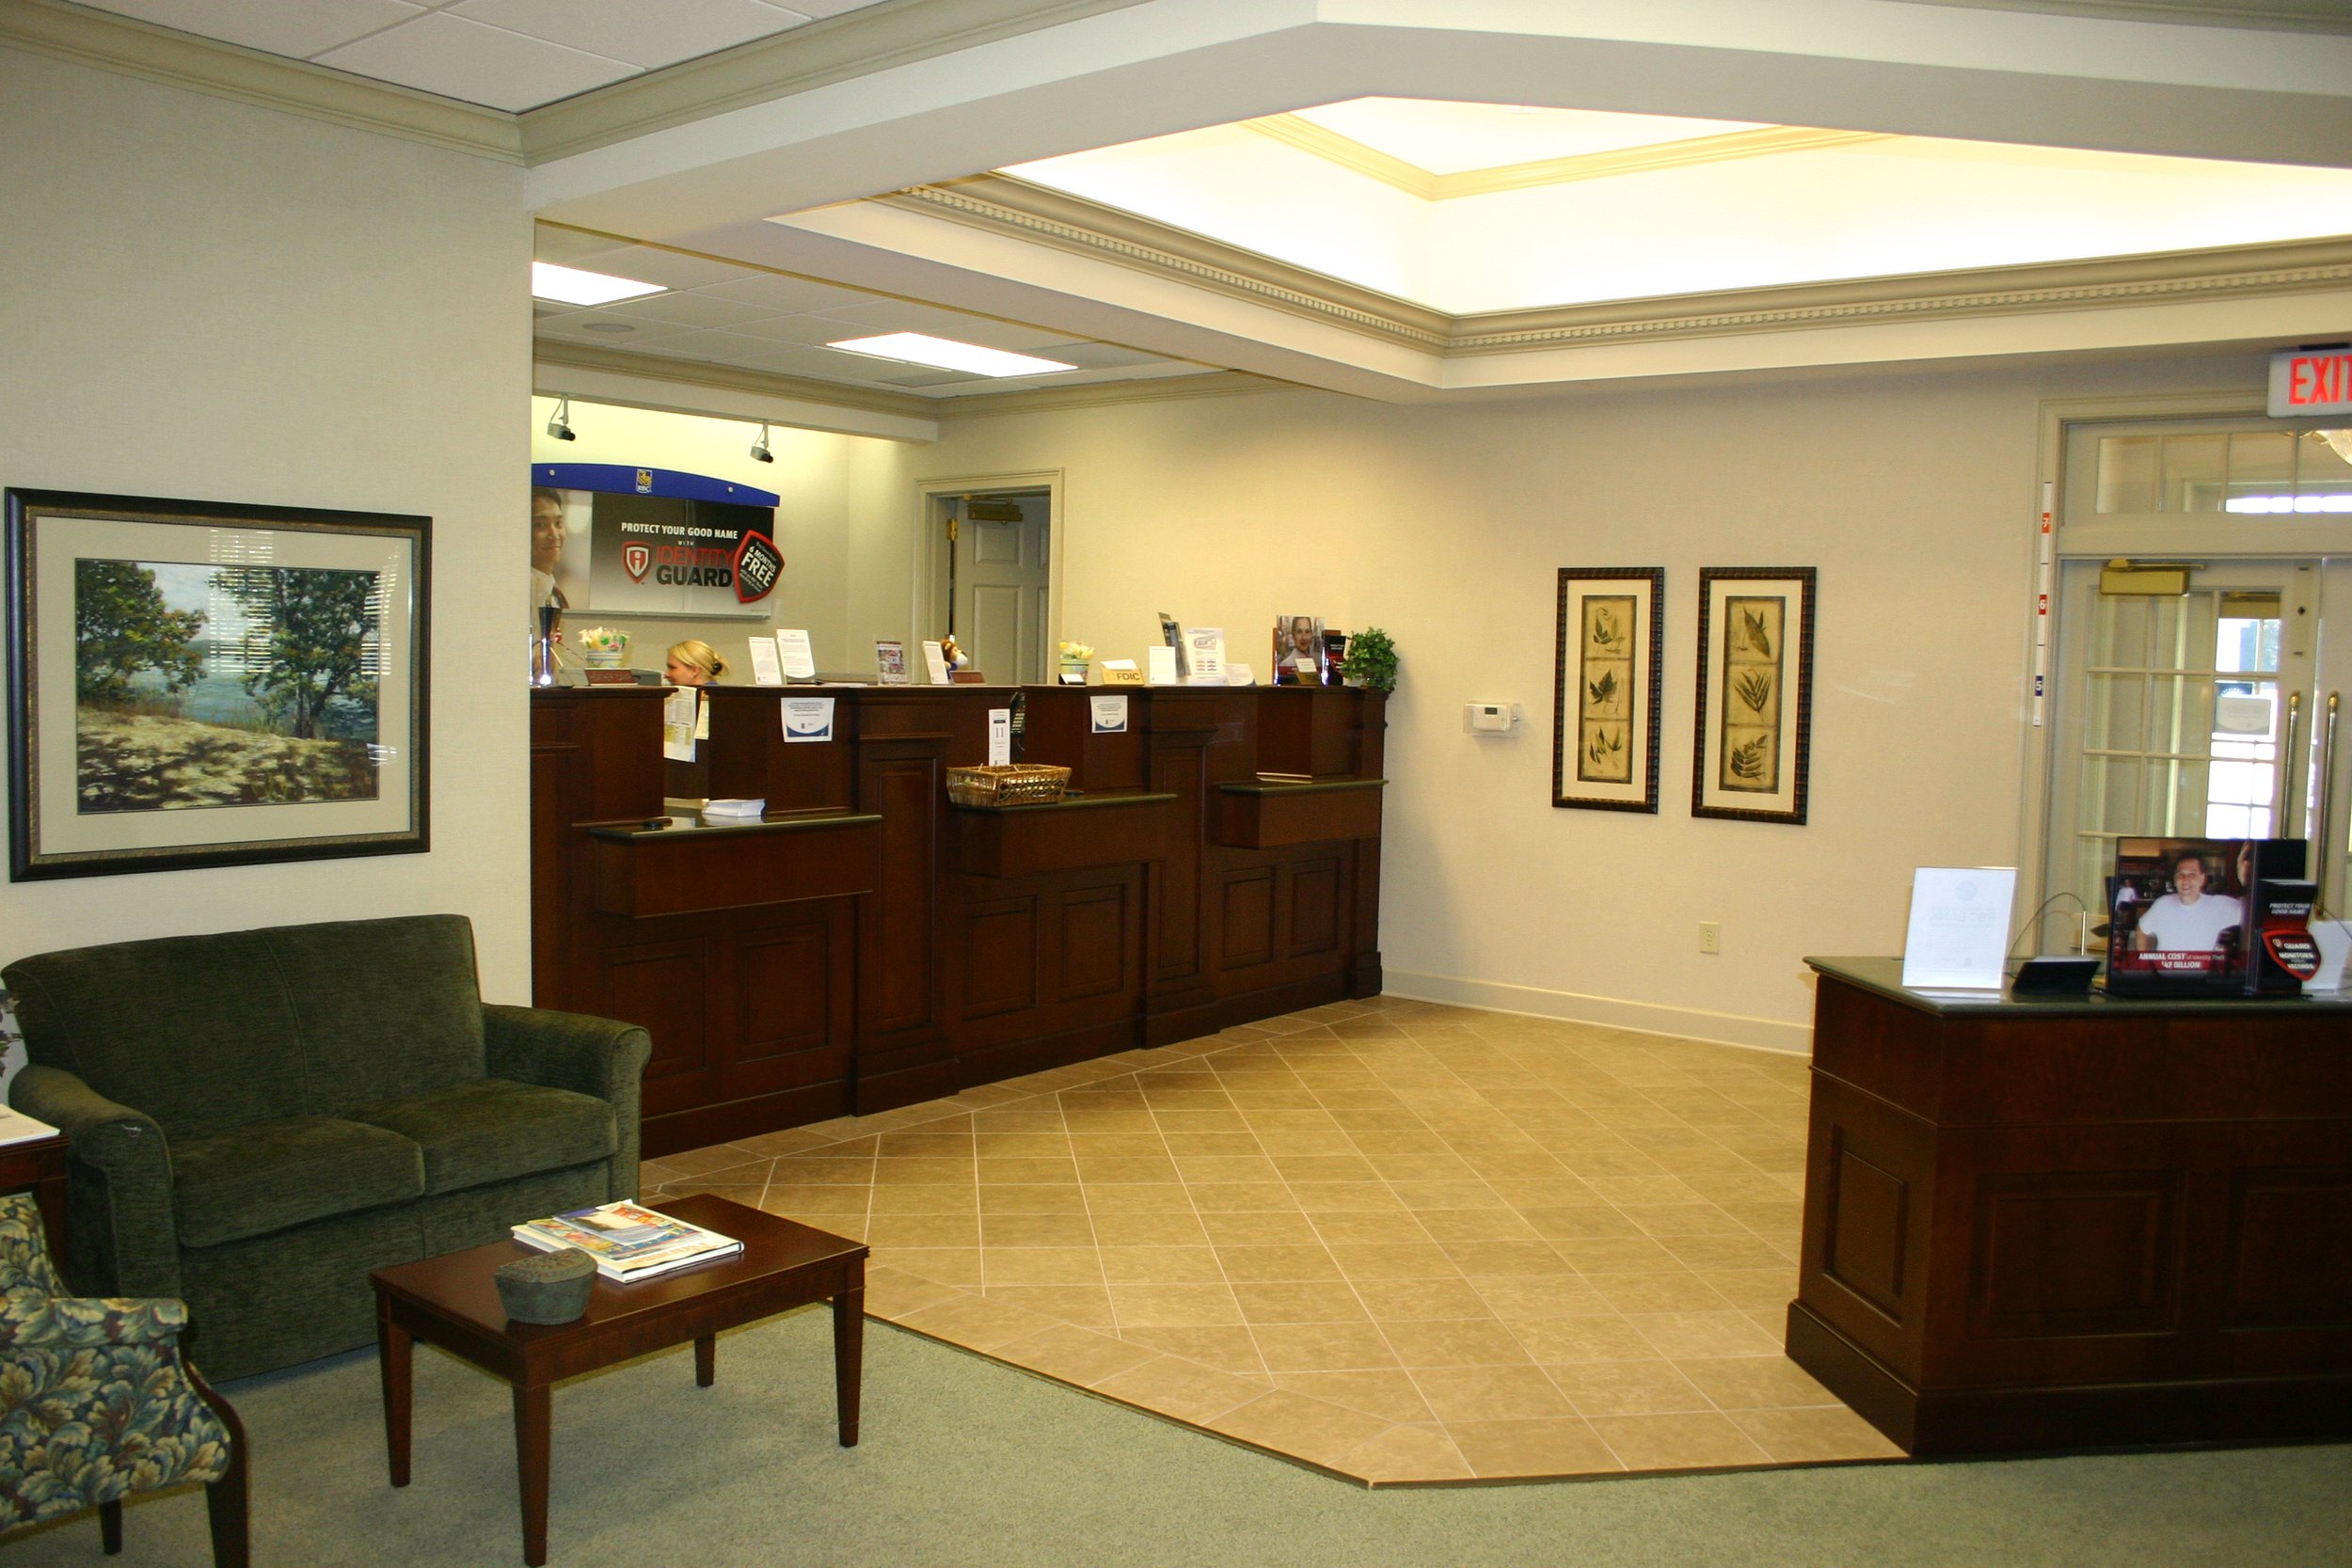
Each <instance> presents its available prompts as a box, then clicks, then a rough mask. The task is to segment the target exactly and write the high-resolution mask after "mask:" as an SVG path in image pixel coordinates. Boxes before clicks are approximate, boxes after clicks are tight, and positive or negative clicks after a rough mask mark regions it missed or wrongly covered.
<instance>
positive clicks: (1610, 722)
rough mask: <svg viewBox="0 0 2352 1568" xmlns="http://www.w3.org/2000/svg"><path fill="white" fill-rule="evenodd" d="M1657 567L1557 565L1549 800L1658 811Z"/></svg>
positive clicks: (1660, 597)
mask: <svg viewBox="0 0 2352 1568" xmlns="http://www.w3.org/2000/svg"><path fill="white" fill-rule="evenodd" d="M1665 595H1666V571H1665V568H1664V567H1662V566H1592V567H1579V566H1563V567H1561V568H1560V621H1559V628H1558V629H1559V644H1558V648H1559V655H1558V658H1557V659H1556V661H1555V662H1554V666H1553V677H1552V729H1551V803H1552V804H1553V805H1555V806H1581V807H1584V808H1586V809H1588V810H1592V811H1645V812H1655V811H1656V810H1657V809H1658V705H1659V697H1660V689H1659V685H1658V661H1659V655H1660V653H1661V650H1662V649H1663V648H1664V646H1665V619H1664V614H1663V606H1664V602H1665Z"/></svg>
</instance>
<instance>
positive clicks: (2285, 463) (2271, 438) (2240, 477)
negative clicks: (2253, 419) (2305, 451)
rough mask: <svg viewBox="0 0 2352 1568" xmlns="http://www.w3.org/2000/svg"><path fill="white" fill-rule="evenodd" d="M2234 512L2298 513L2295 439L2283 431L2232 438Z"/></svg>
mask: <svg viewBox="0 0 2352 1568" xmlns="http://www.w3.org/2000/svg"><path fill="white" fill-rule="evenodd" d="M2224 504H2225V505H2226V506H2227V508H2228V510H2230V511H2232V512H2246V513H2265V512H2292V511H2293V510H2294V509H2295V437H2294V436H2293V435H2291V434H2290V433H2288V432H2286V431H2283V430H2262V431H2240V432H2238V433H2237V434H2236V435H2233V436H2231V437H2230V499H2229V500H2228V501H2227V502H2226V503H2224Z"/></svg>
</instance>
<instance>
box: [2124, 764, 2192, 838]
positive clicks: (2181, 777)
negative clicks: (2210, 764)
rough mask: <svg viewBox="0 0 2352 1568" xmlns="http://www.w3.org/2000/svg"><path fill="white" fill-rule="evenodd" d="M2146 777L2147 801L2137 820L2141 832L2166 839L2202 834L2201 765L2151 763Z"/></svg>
mask: <svg viewBox="0 0 2352 1568" xmlns="http://www.w3.org/2000/svg"><path fill="white" fill-rule="evenodd" d="M2147 768H2148V771H2147V773H2146V775H2145V783H2146V785H2147V791H2148V793H2147V799H2146V800H2145V802H2144V805H2143V811H2144V813H2145V815H2144V816H2141V818H2140V823H2141V829H2140V831H2141V832H2150V833H2158V834H2161V835H2163V836H2164V837H2167V838H2202V837H2204V836H2206V835H2205V774H2206V765H2205V764H2204V763H2201V762H2150V763H2149V764H2148V765H2147Z"/></svg>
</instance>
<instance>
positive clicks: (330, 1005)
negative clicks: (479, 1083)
mask: <svg viewBox="0 0 2352 1568" xmlns="http://www.w3.org/2000/svg"><path fill="white" fill-rule="evenodd" d="M256 934H258V935H260V936H261V937H262V938H264V939H265V940H266V941H267V942H268V943H269V951H270V957H271V958H272V959H273V960H274V964H275V968H276V970H277V974H278V981H279V983H280V984H281V985H283V986H284V987H285V990H286V995H287V997H288V999H289V1001H290V1003H291V1006H292V1007H293V1010H294V1022H295V1027H296V1028H297V1029H298V1030H299V1032H300V1035H301V1053H302V1060H303V1066H304V1077H305V1101H304V1103H303V1105H302V1106H301V1108H300V1113H299V1114H307V1115H310V1116H314V1117H347V1116H350V1115H351V1113H352V1111H353V1110H354V1109H355V1108H357V1107H358V1106H361V1105H374V1104H379V1103H381V1102H382V1101H388V1100H391V1099H394V1098H395V1097H397V1096H400V1095H406V1094H418V1093H421V1092H423V1091H425V1090H428V1089H439V1088H447V1087H448V1086H449V1085H452V1084H459V1083H463V1082H465V1081H466V1080H467V1079H469V1078H479V1077H481V1076H482V1075H483V1073H484V1071H485V1068H484V1066H483V1046H482V990H481V987H480V985H479V984H478V983H477V981H476V980H475V977H474V958H473V927H472V926H471V925H469V923H468V922H467V920H466V917H465V916H464V915H460V914H423V915H404V916H401V917H400V918H397V919H393V920H338V921H329V922H326V923H325V924H323V925H317V926H279V927H272V928H271V929H268V930H264V931H261V932H259V933H256ZM130 1103H132V1104H137V1103H138V1102H137V1101H130Z"/></svg>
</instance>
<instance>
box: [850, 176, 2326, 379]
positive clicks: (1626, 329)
mask: <svg viewBox="0 0 2352 1568" xmlns="http://www.w3.org/2000/svg"><path fill="white" fill-rule="evenodd" d="M871 199H873V200H876V201H880V202H884V203H887V204H890V205H894V206H898V207H901V208H904V209H907V210H910V211H914V212H920V213H924V214H929V215H930V216H933V217H939V218H945V219H947V220H949V221H951V222H956V223H961V224H965V225H968V226H971V227H975V228H979V229H985V230H993V231H995V232H998V233H1004V234H1009V235H1011V236H1013V237H1016V238H1019V239H1024V240H1028V241H1032V242H1035V243H1039V244H1043V245H1052V246H1054V247H1055V248H1057V249H1061V250H1066V251H1072V252H1074V253H1077V254H1080V255H1085V256H1089V257H1091V258H1093V259H1095V260H1098V261H1109V262H1112V263H1115V264H1117V265H1120V266H1124V267H1129V268H1132V269H1134V270H1136V271H1138V272H1143V273H1147V274H1151V275H1153V276H1157V277H1165V278H1168V279H1171V280H1173V281H1177V282H1182V283H1186V284H1190V285H1192V286H1194V287H1197V288H1206V289H1210V290H1213V291H1215V292H1216V293H1223V294H1227V295H1230V296H1232V297H1234V298H1239V299H1246V300H1248V301H1251V302H1252V303H1255V304H1259V305H1264V306H1268V307H1271V308H1273V309H1280V310H1284V311H1287V312H1289V313H1291V314H1293V315H1297V316H1303V317H1306V318H1307V319H1309V320H1312V321H1317V322H1320V323H1322V324H1323V325H1327V326H1335V327H1339V328H1341V329H1343V330H1345V331H1350V332H1355V333H1358V334H1360V335H1362V336H1365V337H1369V338H1374V339H1376V340H1378V341H1382V342H1387V343H1393V344H1400V345H1403V346H1405V347H1407V348H1414V349H1419V350H1422V352H1425V353H1435V354H1438V356H1442V357H1448V358H1456V357H1463V356H1471V355H1484V354H1510V353H1518V352H1521V351H1524V350H1529V349H1544V348H1557V347H1564V346H1569V345H1589V344H1594V343H1602V342H1630V341H1645V340H1653V339H1665V338H1704V337H1724V336H1731V335H1736V334H1744V333H1752V332H1787V331H1804V330H1807V329H1810V328H1815V327H1820V326H1829V325H1836V326H1849V325H1881V324H1884V323H1888V322H1896V321H1917V320H1929V319H1935V318H1942V317H1960V316H1998V315H2024V314H2033V313H2041V312H2047V311H2053V310H2080V309H2099V308H2102V307H2115V306H2135V305H2152V304H2153V305H2161V304H2169V303H2178V302H2182V301H2186V300H2195V299H2216V298H2250V297H2261V296H2265V295H2277V294H2291V293H2313V292H2316V291H2320V290H2327V289H2341V288H2344V287H2346V286H2347V285H2352V240H2347V239H2324V240H2290V241H2282V242H2280V243H2277V244H2271V245H2231V246H2224V247H2219V248H2216V249H2210V250H2179V251H2162V252H2155V253H2151V254H2146V255H2135V256H2107V257H2100V258H2096V259H2093V260H2090V261H2046V262H2037V263H2033V264H2030V265H2025V266H2013V267H1986V268H1979V269H1974V270H1970V271H1964V272H1944V273H1916V274H1906V275H1901V276H1897V277H1866V278H1852V279H1840V280H1836V281H1832V282H1824V283H1794V284H1785V285H1779V286H1775V287H1772V288H1763V289H1739V290H1724V291H1719V292H1714V293H1694V294H1676V295H1666V296H1660V297H1654V298H1642V299H1628V300H1604V301H1600V302H1597V303H1595V304H1591V305H1566V306H1551V307H1544V308H1539V309H1526V310H1505V311H1492V312H1485V313H1480V314H1476V315H1466V316H1454V315H1449V314H1447V313H1446V312H1444V311H1440V310H1434V309H1429V308H1428V307H1426V306H1422V305H1416V304H1413V303H1411V302H1410V301H1406V300H1401V299H1397V298H1395V297H1394V296H1392V295H1389V294H1383V293H1377V292H1375V291H1374V290H1370V289H1363V288H1359V287H1357V286H1355V285H1353V284H1348V283H1343V282H1340V281H1339V280H1337V279H1335V278H1331V277H1325V276H1323V275H1322V274H1320V273H1314V272H1310V271H1308V270H1307V269H1305V268H1303V267H1297V266H1293V265H1291V264H1290V263H1288V262H1285V261H1276V260H1274V259H1273V258H1271V257H1267V256H1262V255H1259V254H1257V253H1256V252H1254V251H1248V250H1244V249H1242V248H1240V247H1239V246H1236V245H1225V244H1223V243H1221V242H1219V241H1216V240H1210V239H1207V238H1204V237H1203V236H1201V235H1199V234H1195V233H1191V232H1190V231H1188V230H1181V229H1175V228H1172V227H1170V226H1168V225H1166V224H1161V223H1156V222H1154V221H1152V219H1149V218H1142V217H1137V216H1136V215H1135V214H1131V213H1122V212H1120V211H1119V210H1118V209H1116V208H1112V207H1106V206H1104V205H1103V204H1101V203H1099V202H1093V201H1089V200H1087V199H1086V198H1082V197H1073V196H1069V195H1067V194H1065V193H1063V192H1059V191H1053V190H1048V189H1046V188H1045V187H1043V186H1041V185H1033V184H1030V183H1028V182H1025V181H1020V180H1014V179H1010V178H1009V177H1007V176H1004V175H979V176H977V177H975V178H973V179H970V180H958V181H952V182H946V183H945V184H938V185H923V186H918V187H915V188H914V189H912V190H904V191H898V192H894V193H893V194H891V195H889V196H885V197H875V198H871Z"/></svg>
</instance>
